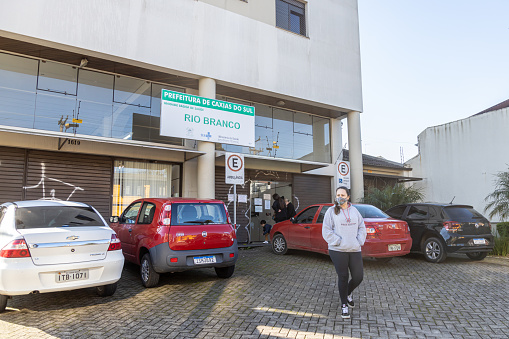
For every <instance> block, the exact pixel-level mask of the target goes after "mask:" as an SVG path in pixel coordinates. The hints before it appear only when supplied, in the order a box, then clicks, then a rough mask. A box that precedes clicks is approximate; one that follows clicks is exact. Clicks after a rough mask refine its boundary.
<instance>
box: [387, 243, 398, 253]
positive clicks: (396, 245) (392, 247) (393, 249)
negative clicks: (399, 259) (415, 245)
mask: <svg viewBox="0 0 509 339" xmlns="http://www.w3.org/2000/svg"><path fill="white" fill-rule="evenodd" d="M390 251H401V244H392V245H389V252H390Z"/></svg>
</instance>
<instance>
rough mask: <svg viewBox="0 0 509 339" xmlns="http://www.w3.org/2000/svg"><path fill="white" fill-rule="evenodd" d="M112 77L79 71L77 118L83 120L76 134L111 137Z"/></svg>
mask: <svg viewBox="0 0 509 339" xmlns="http://www.w3.org/2000/svg"><path fill="white" fill-rule="evenodd" d="M112 103H113V75H110V74H104V73H99V72H93V71H88V70H80V72H79V81H78V107H77V117H78V118H79V119H82V120H83V123H82V124H80V127H79V128H78V131H77V133H79V134H87V135H96V136H101V137H111V127H112V109H113V105H112Z"/></svg>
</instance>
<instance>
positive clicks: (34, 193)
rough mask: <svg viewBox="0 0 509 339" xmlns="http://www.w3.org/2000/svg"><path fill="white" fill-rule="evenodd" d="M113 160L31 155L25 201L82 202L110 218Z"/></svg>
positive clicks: (63, 155)
mask: <svg viewBox="0 0 509 339" xmlns="http://www.w3.org/2000/svg"><path fill="white" fill-rule="evenodd" d="M112 168H113V163H112V159H111V158H109V157H100V156H94V155H85V154H76V153H64V152H61V153H57V152H45V151H32V150H30V151H28V160H27V172H26V176H27V178H26V185H25V186H26V189H25V199H26V200H32V199H42V198H46V199H50V198H53V197H54V198H57V199H60V200H70V201H79V202H84V203H87V204H90V205H92V206H94V207H95V208H96V209H97V210H98V211H99V212H100V213H101V214H102V215H103V217H104V218H105V219H106V221H108V220H109V217H110V214H111V180H112Z"/></svg>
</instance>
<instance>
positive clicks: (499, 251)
mask: <svg viewBox="0 0 509 339" xmlns="http://www.w3.org/2000/svg"><path fill="white" fill-rule="evenodd" d="M497 233H498V236H497V237H495V244H494V247H493V251H492V252H491V253H490V254H492V255H500V256H507V255H509V222H499V223H498V224H497Z"/></svg>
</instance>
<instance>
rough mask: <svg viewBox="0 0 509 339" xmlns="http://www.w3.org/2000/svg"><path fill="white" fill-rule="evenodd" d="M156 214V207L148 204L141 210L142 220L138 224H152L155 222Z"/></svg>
mask: <svg viewBox="0 0 509 339" xmlns="http://www.w3.org/2000/svg"><path fill="white" fill-rule="evenodd" d="M155 212H156V205H154V204H152V203H149V202H146V203H144V204H143V207H142V208H141V213H140V218H139V219H138V224H151V223H152V220H154V214H155Z"/></svg>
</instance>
